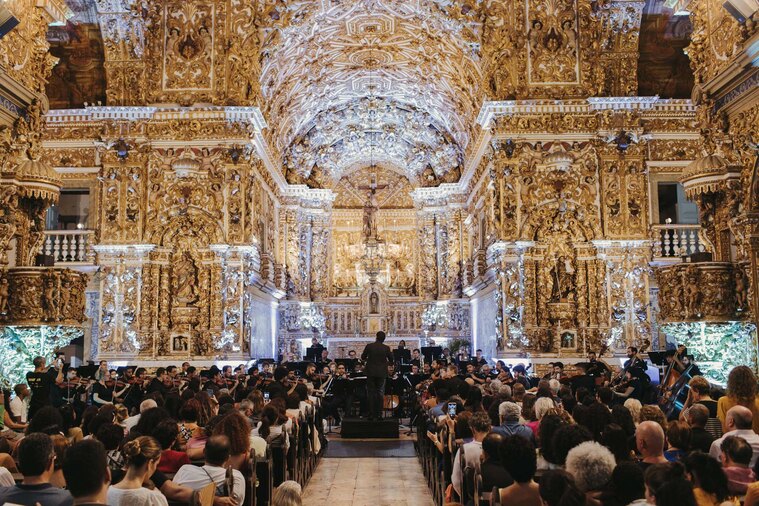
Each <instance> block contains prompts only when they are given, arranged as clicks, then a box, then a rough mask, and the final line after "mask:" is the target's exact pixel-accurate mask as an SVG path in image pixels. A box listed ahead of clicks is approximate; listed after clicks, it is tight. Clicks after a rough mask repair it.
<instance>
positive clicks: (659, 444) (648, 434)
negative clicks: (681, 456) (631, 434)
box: [635, 420, 664, 458]
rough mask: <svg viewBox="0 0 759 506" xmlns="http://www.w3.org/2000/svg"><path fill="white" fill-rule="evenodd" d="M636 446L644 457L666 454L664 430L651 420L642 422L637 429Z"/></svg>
mask: <svg viewBox="0 0 759 506" xmlns="http://www.w3.org/2000/svg"><path fill="white" fill-rule="evenodd" d="M635 444H636V445H637V446H638V451H639V452H640V453H641V455H643V457H644V458H645V457H658V456H660V455H663V454H664V430H663V429H662V428H661V425H659V424H658V423H656V422H653V421H651V420H648V421H645V422H641V424H640V425H638V428H637V429H635Z"/></svg>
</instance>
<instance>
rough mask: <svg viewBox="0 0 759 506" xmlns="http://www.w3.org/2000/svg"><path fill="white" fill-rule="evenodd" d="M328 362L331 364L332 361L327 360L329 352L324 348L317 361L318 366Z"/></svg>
mask: <svg viewBox="0 0 759 506" xmlns="http://www.w3.org/2000/svg"><path fill="white" fill-rule="evenodd" d="M330 362H332V359H331V358H329V350H328V349H326V348H324V349H323V350H322V356H321V358H320V359H319V363H320V364H329V363H330Z"/></svg>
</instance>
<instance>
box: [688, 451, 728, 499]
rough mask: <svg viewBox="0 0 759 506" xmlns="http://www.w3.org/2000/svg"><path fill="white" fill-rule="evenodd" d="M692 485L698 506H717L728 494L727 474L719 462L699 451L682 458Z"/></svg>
mask: <svg viewBox="0 0 759 506" xmlns="http://www.w3.org/2000/svg"><path fill="white" fill-rule="evenodd" d="M682 463H683V464H685V470H686V471H687V473H688V475H689V476H690V481H691V484H692V485H693V495H694V496H695V498H696V503H697V504H698V505H699V506H706V505H709V506H711V505H714V506H717V505H718V504H720V503H721V502H722V501H724V500H725V499H727V497H728V496H729V495H730V493H729V492H728V488H727V476H726V475H725V473H724V471H723V470H722V467H721V466H720V463H719V462H718V461H717V460H714V459H713V458H711V457H709V455H707V454H705V453H700V452H693V453H691V454H690V455H688V456H687V457H685V458H684V459H683V460H682Z"/></svg>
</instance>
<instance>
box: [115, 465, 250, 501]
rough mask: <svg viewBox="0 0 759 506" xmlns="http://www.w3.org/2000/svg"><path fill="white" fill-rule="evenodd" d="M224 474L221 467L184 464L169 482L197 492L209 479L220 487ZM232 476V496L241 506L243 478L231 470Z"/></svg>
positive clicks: (239, 473)
mask: <svg viewBox="0 0 759 506" xmlns="http://www.w3.org/2000/svg"><path fill="white" fill-rule="evenodd" d="M226 474H227V470H226V469H224V468H223V467H217V466H209V465H208V464H206V465H204V466H203V467H198V466H193V465H192V464H185V465H183V466H182V467H180V468H179V471H177V474H175V475H174V479H173V480H171V481H173V482H174V483H176V484H177V485H184V486H186V487H190V488H191V489H193V490H198V489H199V488H203V487H205V486H206V485H208V484H209V483H211V478H213V481H214V483H216V486H219V485H222V484H223V483H224V479H225V477H226ZM209 475H210V477H209ZM232 476H233V477H234V480H235V482H234V494H235V496H236V497H237V506H242V503H243V502H244V501H245V478H243V476H242V473H241V472H240V471H238V470H237V469H233V470H232ZM108 504H110V502H109V503H108Z"/></svg>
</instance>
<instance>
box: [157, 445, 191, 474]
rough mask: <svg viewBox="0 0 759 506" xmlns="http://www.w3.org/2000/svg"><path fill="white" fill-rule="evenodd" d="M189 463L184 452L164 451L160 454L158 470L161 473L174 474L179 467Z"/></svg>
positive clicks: (188, 458)
mask: <svg viewBox="0 0 759 506" xmlns="http://www.w3.org/2000/svg"><path fill="white" fill-rule="evenodd" d="M189 463H190V457H188V456H187V454H186V453H185V452H178V451H176V450H164V451H162V452H161V460H160V461H158V470H159V471H161V472H162V473H176V472H177V471H179V468H180V467H182V466H183V465H185V464H189Z"/></svg>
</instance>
